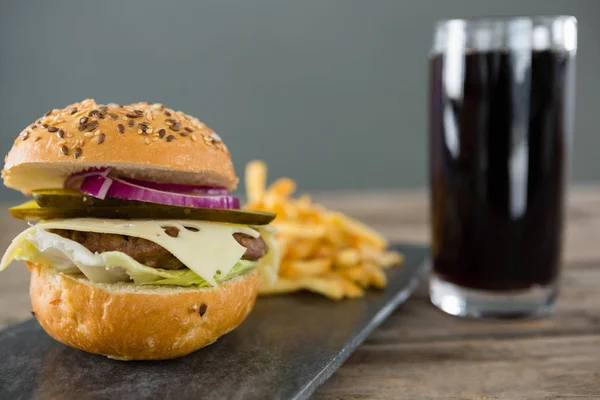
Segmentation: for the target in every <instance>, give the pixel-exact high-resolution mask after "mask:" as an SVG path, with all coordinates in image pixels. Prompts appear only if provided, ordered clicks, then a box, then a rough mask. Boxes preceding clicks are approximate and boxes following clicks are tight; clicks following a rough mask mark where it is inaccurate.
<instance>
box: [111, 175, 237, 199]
mask: <svg viewBox="0 0 600 400" xmlns="http://www.w3.org/2000/svg"><path fill="white" fill-rule="evenodd" d="M121 179H122V180H124V181H126V182H129V183H133V184H134V185H137V186H143V187H145V188H148V189H156V190H160V191H162V192H172V193H187V194H198V195H213V196H226V195H228V194H229V192H228V191H227V189H225V188H221V187H215V186H196V185H184V184H181V183H161V182H152V181H144V180H141V179H133V178H121Z"/></svg>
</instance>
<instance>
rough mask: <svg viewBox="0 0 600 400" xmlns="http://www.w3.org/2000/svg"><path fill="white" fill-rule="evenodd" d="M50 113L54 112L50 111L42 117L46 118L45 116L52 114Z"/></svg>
mask: <svg viewBox="0 0 600 400" xmlns="http://www.w3.org/2000/svg"><path fill="white" fill-rule="evenodd" d="M52 111H54V110H50V111H48V112H47V113H46V114H44V117H47V116H49V115H51V114H52Z"/></svg>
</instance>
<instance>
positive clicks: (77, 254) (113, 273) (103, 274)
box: [2, 227, 257, 288]
mask: <svg viewBox="0 0 600 400" xmlns="http://www.w3.org/2000/svg"><path fill="white" fill-rule="evenodd" d="M25 232H27V234H25V235H23V234H22V235H19V236H18V237H17V238H15V240H14V241H13V243H12V244H11V246H10V247H9V250H7V253H6V254H5V257H4V259H3V260H2V265H3V266H4V267H6V265H7V264H8V263H9V262H10V261H11V260H12V259H17V260H23V261H31V262H35V263H40V264H46V265H52V266H53V267H54V268H56V269H58V270H59V271H61V272H64V273H78V272H81V273H83V274H84V275H85V276H86V277H87V278H88V279H89V280H91V281H92V282H109V283H110V282H122V281H129V280H133V283H134V284H138V285H173V286H195V287H199V288H202V287H210V286H211V285H210V284H209V283H208V282H207V281H206V280H205V279H203V278H201V277H200V276H199V275H197V274H196V273H195V272H194V271H192V270H190V269H188V268H185V269H181V270H167V269H161V268H151V267H148V266H146V265H143V264H140V263H139V262H137V261H136V260H134V259H133V258H131V257H130V256H128V255H127V254H125V253H121V252H118V251H108V252H104V253H100V254H98V253H92V252H91V251H89V250H88V249H87V248H85V247H84V246H82V245H81V244H79V243H77V242H74V241H72V240H70V239H66V238H63V237H62V236H59V235H56V234H54V233H50V232H48V231H45V230H43V229H36V228H35V227H33V228H29V229H28V230H27V231H25ZM25 232H24V233H25ZM256 266H257V263H256V262H254V261H247V260H240V261H238V262H237V263H236V264H235V265H234V267H233V268H232V269H231V270H230V272H229V273H228V274H227V276H225V277H221V276H219V275H218V274H216V275H215V276H214V279H215V280H216V281H217V282H218V283H220V282H224V281H226V280H228V279H232V278H234V277H236V276H239V275H242V274H244V273H246V272H248V271H250V270H251V269H253V268H256Z"/></svg>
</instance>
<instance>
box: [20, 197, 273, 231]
mask: <svg viewBox="0 0 600 400" xmlns="http://www.w3.org/2000/svg"><path fill="white" fill-rule="evenodd" d="M72 200H73V199H72ZM55 201H56V200H50V201H49V203H50V202H52V203H53V204H56V202H55ZM44 202H46V200H44ZM49 203H45V204H49ZM129 203H130V202H127V205H123V206H104V205H103V206H91V205H88V203H83V201H81V202H80V203H79V204H80V205H79V206H75V207H73V206H71V207H67V206H66V202H65V203H63V204H65V205H64V206H61V207H40V206H39V204H38V203H37V200H30V201H28V202H25V203H23V204H20V205H18V206H15V207H11V208H9V209H8V210H9V212H10V214H11V215H12V216H13V217H14V218H17V219H23V220H27V221H39V220H50V219H68V218H106V219H195V220H200V221H213V222H228V223H232V224H241V225H266V224H268V223H269V222H271V221H272V220H273V219H274V218H275V214H271V213H265V212H256V211H244V210H223V209H214V208H188V207H177V206H166V205H162V204H151V203H144V202H136V203H141V204H135V205H130V204H129Z"/></svg>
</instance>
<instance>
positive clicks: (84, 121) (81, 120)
mask: <svg viewBox="0 0 600 400" xmlns="http://www.w3.org/2000/svg"><path fill="white" fill-rule="evenodd" d="M87 122H88V117H83V118H81V119H80V120H79V125H85V124H86V123H87Z"/></svg>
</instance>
